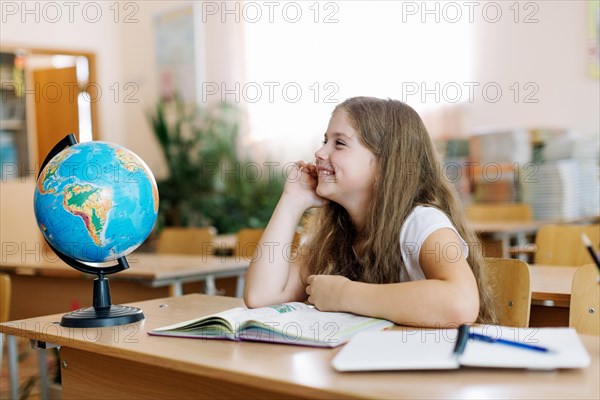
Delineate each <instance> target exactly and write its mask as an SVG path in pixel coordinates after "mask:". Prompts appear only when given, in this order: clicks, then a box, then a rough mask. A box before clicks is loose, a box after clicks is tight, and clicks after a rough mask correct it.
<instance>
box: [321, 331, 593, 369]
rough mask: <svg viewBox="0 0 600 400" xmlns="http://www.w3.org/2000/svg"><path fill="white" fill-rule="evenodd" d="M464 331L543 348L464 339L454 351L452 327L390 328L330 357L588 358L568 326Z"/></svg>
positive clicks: (388, 363) (398, 364) (515, 362)
mask: <svg viewBox="0 0 600 400" xmlns="http://www.w3.org/2000/svg"><path fill="white" fill-rule="evenodd" d="M469 332H471V333H476V334H481V335H485V336H487V337H491V338H494V339H504V340H508V341H511V342H517V343H526V344H530V345H532V346H537V347H543V348H545V349H547V350H548V351H547V352H541V351H532V350H530V349H526V348H520V347H516V346H512V345H506V344H502V343H497V342H496V343H489V342H484V341H479V340H472V339H468V340H466V341H465V343H466V344H465V347H464V350H463V352H462V354H460V355H458V354H456V353H455V348H456V342H457V337H458V330H457V329H437V330H419V329H412V330H393V331H383V332H364V333H359V334H357V335H356V336H355V337H354V338H352V339H351V340H350V342H349V343H348V344H346V346H345V347H344V348H342V349H341V350H340V352H339V353H338V354H337V355H336V356H335V358H334V359H333V361H332V365H333V367H334V368H335V369H336V370H338V371H384V370H388V371H389V370H428V369H457V368H460V367H461V366H469V367H487V368H526V369H556V368H585V367H587V366H588V365H589V364H590V357H589V355H588V353H587V351H586V350H585V348H584V347H583V345H582V343H581V341H580V339H579V336H578V335H577V332H576V331H575V330H574V329H572V328H511V327H500V326H495V325H482V326H477V327H471V328H469Z"/></svg>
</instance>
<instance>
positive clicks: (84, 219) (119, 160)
mask: <svg viewBox="0 0 600 400" xmlns="http://www.w3.org/2000/svg"><path fill="white" fill-rule="evenodd" d="M34 211H35V217H36V220H37V223H38V226H39V228H40V230H41V232H42V234H43V235H44V237H45V238H46V240H47V241H48V242H49V243H50V244H51V245H52V246H53V247H54V248H55V249H56V250H58V251H59V252H62V253H63V254H65V255H67V256H68V257H71V258H73V259H75V260H78V261H84V262H92V263H102V262H107V261H112V260H116V259H118V258H120V257H123V256H126V255H127V254H129V253H131V252H132V251H134V250H135V249H136V248H138V247H139V246H140V245H141V244H142V243H143V242H144V240H146V238H147V237H148V235H149V234H150V232H151V231H152V228H153V227H154V224H155V222H156V218H157V215H158V189H157V186H156V181H155V179H154V176H153V175H152V172H151V171H150V169H149V168H148V166H147V165H146V163H144V161H142V159H141V158H140V157H138V156H137V155H136V154H134V153H133V152H131V151H130V150H128V149H126V148H124V147H121V146H119V145H116V144H112V143H107V142H100V141H92V142H85V143H77V144H74V145H72V146H70V147H67V148H65V149H64V150H62V151H60V152H59V153H58V154H56V155H55V156H54V157H53V158H52V159H51V160H50V161H49V162H48V163H47V164H46V166H45V167H44V168H43V170H42V171H41V172H40V174H39V176H38V179H37V185H36V189H35V193H34Z"/></svg>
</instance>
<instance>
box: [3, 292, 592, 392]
mask: <svg viewBox="0 0 600 400" xmlns="http://www.w3.org/2000/svg"><path fill="white" fill-rule="evenodd" d="M134 305H135V306H138V307H141V308H142V309H143V310H144V314H145V315H146V319H145V320H143V321H140V322H138V323H136V324H132V325H123V326H120V327H112V328H94V329H74V328H64V327H60V326H59V325H58V324H56V322H57V321H59V320H60V315H53V316H48V317H41V318H34V319H28V320H21V321H14V322H9V323H4V324H2V325H0V331H2V332H4V333H7V334H10V335H17V336H20V337H23V338H27V339H32V340H34V341H36V342H45V343H54V344H56V345H60V346H61V350H60V356H61V366H62V370H61V373H62V385H63V398H64V399H65V400H68V399H80V398H86V397H89V396H90V395H91V394H93V397H95V398H131V399H146V398H192V397H193V398H208V397H210V398H215V399H219V398H247V397H250V398H282V397H289V398H349V397H353V398H394V399H402V398H410V399H413V398H428V399H441V398H444V399H445V398H453V399H463V398H517V397H518V398H536V399H540V398H593V399H598V398H599V396H600V388H599V386H600V384H599V380H598V376H599V374H600V365H599V364H600V355H599V354H600V342H599V341H598V338H597V337H591V336H582V340H583V343H584V345H585V347H586V348H587V350H588V352H589V353H590V356H591V357H592V364H591V366H590V367H589V368H587V369H583V370H559V371H553V372H541V371H523V370H499V369H483V368H482V369H478V368H463V369H460V370H455V371H454V370H453V371H426V372H420V371H410V372H377V373H339V372H335V371H334V370H333V368H332V367H331V364H330V363H331V359H332V358H333V357H334V355H335V354H336V353H337V351H339V350H338V349H333V350H328V349H317V348H310V347H302V346H293V345H278V344H266V343H250V342H239V343H238V342H230V341H217V340H201V339H198V340H194V339H180V338H165V337H151V336H148V335H147V334H146V332H147V331H148V330H151V329H153V328H156V327H159V326H163V325H166V324H171V323H174V322H179V321H183V320H186V319H190V318H193V317H198V316H201V315H206V314H211V313H215V312H218V311H222V310H225V309H228V308H231V307H235V306H239V305H241V300H240V299H235V298H226V297H208V296H204V295H197V294H196V295H186V296H182V297H173V298H168V299H159V300H150V301H145V302H141V303H136V304H134Z"/></svg>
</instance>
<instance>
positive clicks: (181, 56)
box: [154, 6, 196, 102]
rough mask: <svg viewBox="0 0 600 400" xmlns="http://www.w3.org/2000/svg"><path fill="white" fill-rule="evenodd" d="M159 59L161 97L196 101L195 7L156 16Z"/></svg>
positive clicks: (157, 53)
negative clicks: (176, 97) (175, 97)
mask: <svg viewBox="0 0 600 400" xmlns="http://www.w3.org/2000/svg"><path fill="white" fill-rule="evenodd" d="M154 22H155V36H156V62H157V67H158V68H157V69H158V82H159V89H160V96H161V98H162V99H163V100H165V101H168V100H170V99H172V98H173V97H174V96H175V95H177V96H179V97H180V98H181V99H182V100H184V101H185V102H192V101H195V100H196V62H195V54H196V53H195V38H194V10H193V7H192V6H189V7H185V8H179V9H177V10H173V11H169V12H165V13H162V14H160V15H158V16H156V17H155V21H154Z"/></svg>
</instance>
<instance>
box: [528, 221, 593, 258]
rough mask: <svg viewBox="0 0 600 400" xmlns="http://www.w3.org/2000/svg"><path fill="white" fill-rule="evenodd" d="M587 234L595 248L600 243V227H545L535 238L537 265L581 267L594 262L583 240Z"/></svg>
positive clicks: (541, 228) (552, 225)
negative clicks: (582, 235) (582, 236)
mask: <svg viewBox="0 0 600 400" xmlns="http://www.w3.org/2000/svg"><path fill="white" fill-rule="evenodd" d="M582 233H585V234H586V235H587V236H588V237H589V238H590V240H591V242H592V244H593V246H594V248H596V249H597V248H598V244H599V243H600V225H599V224H595V225H566V224H565V225H554V224H550V225H543V226H542V227H540V229H539V230H538V233H537V235H536V238H535V247H536V251H535V263H536V264H545V265H573V266H580V265H585V264H588V263H590V262H592V261H593V260H592V257H591V256H590V254H589V253H588V251H587V249H586V247H585V246H584V244H583V242H582V240H581V234H582Z"/></svg>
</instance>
